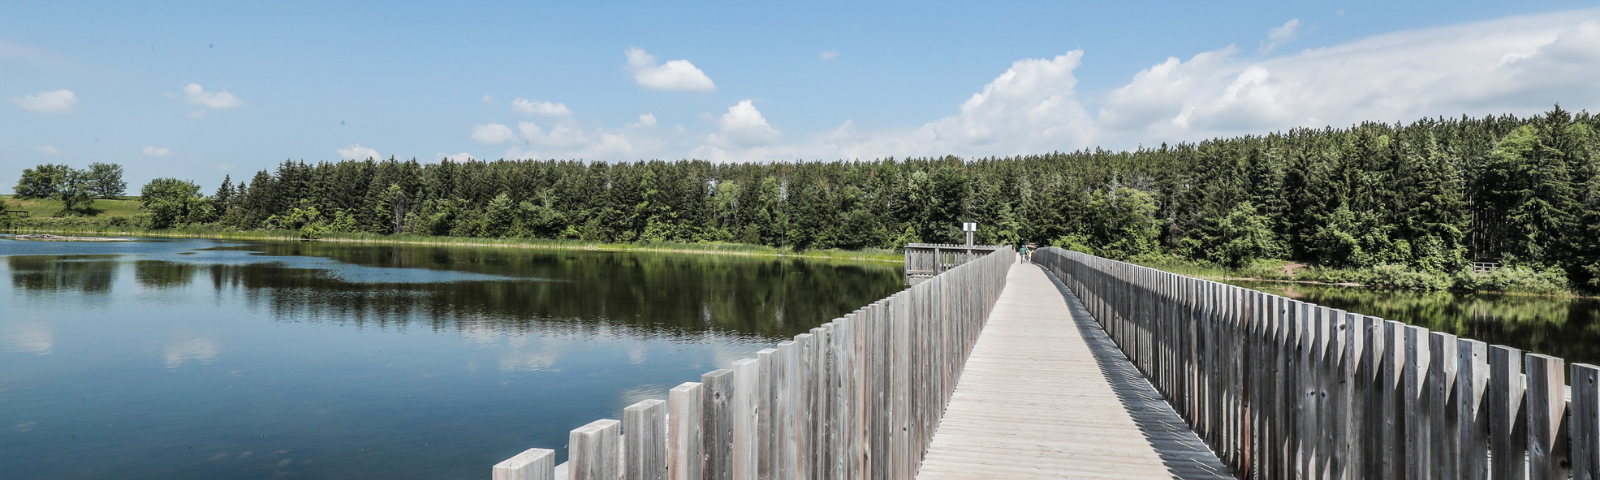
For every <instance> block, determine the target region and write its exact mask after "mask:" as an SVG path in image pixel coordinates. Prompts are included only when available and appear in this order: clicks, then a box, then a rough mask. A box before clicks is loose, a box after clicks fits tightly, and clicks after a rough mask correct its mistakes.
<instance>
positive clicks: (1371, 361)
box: [1356, 317, 1389, 478]
mask: <svg viewBox="0 0 1600 480" xmlns="http://www.w3.org/2000/svg"><path fill="white" fill-rule="evenodd" d="M1361 326H1362V328H1363V329H1364V330H1365V331H1364V332H1363V334H1362V339H1361V342H1362V344H1363V347H1362V348H1363V350H1365V352H1366V353H1364V354H1363V355H1362V357H1361V363H1362V368H1363V370H1362V371H1361V381H1359V382H1358V383H1357V384H1356V385H1357V386H1358V387H1361V388H1362V390H1363V391H1362V394H1361V397H1362V398H1361V401H1362V404H1363V408H1362V410H1363V412H1364V413H1363V414H1362V417H1363V422H1362V428H1361V438H1363V439H1365V441H1364V442H1362V445H1363V448H1362V452H1361V475H1360V476H1358V478H1384V477H1385V476H1387V475H1388V473H1386V471H1385V470H1384V466H1385V465H1386V463H1385V462H1384V458H1383V457H1384V443H1385V442H1384V441H1383V434H1384V432H1385V431H1387V430H1386V428H1385V425H1384V415H1383V410H1384V408H1383V401H1384V391H1385V390H1386V389H1385V388H1384V381H1383V379H1384V373H1383V364H1384V360H1385V358H1387V357H1388V353H1387V351H1388V349H1389V344H1388V343H1387V342H1386V341H1385V340H1384V338H1385V336H1384V330H1385V328H1386V324H1385V322H1384V321H1383V319H1380V318H1377V317H1362V319H1361Z"/></svg>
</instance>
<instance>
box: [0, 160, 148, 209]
mask: <svg viewBox="0 0 1600 480" xmlns="http://www.w3.org/2000/svg"><path fill="white" fill-rule="evenodd" d="M127 188H128V184H127V182H124V181H122V165H118V164H115V163H99V162H96V163H91V164H89V168H86V169H82V170H79V169H76V168H72V167H70V166H67V165H58V164H43V165H39V166H37V167H34V168H27V169H23V170H22V178H20V179H18V180H17V186H16V188H14V189H13V193H14V196H15V197H16V198H19V199H35V198H42V199H50V200H59V201H61V203H62V204H63V205H64V206H65V207H66V209H67V210H76V209H81V208H87V207H88V206H90V205H92V204H94V200H95V199H96V198H117V197H120V196H122V193H123V191H125V190H127Z"/></svg>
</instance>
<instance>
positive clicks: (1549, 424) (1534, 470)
mask: <svg viewBox="0 0 1600 480" xmlns="http://www.w3.org/2000/svg"><path fill="white" fill-rule="evenodd" d="M1523 361H1524V364H1525V365H1526V368H1527V371H1528V374H1527V375H1528V377H1527V378H1528V389H1527V395H1526V397H1527V400H1526V403H1527V412H1528V414H1527V418H1528V420H1527V422H1528V479H1529V480H1558V479H1559V480H1566V478H1567V474H1568V473H1567V471H1568V468H1569V465H1570V463H1568V459H1567V452H1568V448H1567V446H1568V445H1567V428H1566V426H1565V421H1566V414H1567V391H1566V390H1567V382H1566V369H1567V366H1566V362H1564V361H1562V360H1561V359H1560V358H1556V357H1552V356H1549V355H1540V354H1536V353H1530V354H1527V355H1526V356H1525V357H1524V359H1523Z"/></svg>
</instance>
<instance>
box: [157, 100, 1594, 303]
mask: <svg viewBox="0 0 1600 480" xmlns="http://www.w3.org/2000/svg"><path fill="white" fill-rule="evenodd" d="M1597 128H1600V120H1597V118H1596V117H1595V116H1593V115H1591V114H1588V113H1587V112H1585V113H1578V114H1573V113H1571V112H1568V111H1565V110H1562V109H1561V108H1560V107H1559V106H1558V107H1556V108H1554V109H1553V110H1551V111H1549V112H1547V113H1544V114H1542V115H1537V116H1532V117H1525V118H1523V117H1516V116H1512V115H1500V116H1489V117H1483V118H1469V117H1462V118H1454V119H1450V118H1437V119H1423V120H1419V121H1416V122H1412V123H1409V124H1384V123H1363V124H1360V125H1355V126H1352V127H1350V128H1340V129H1335V128H1322V129H1311V128H1297V129H1293V130H1290V131H1287V132H1279V133H1272V134H1267V135H1260V136H1254V135H1252V136H1243V137H1236V138H1223V139H1214V140H1208V141H1203V142H1198V143H1179V144H1174V145H1167V144H1163V145H1160V146H1159V147H1154V148H1140V149H1136V150H1132V151H1107V150H1101V149H1095V150H1080V151H1076V152H1054V153H1049V154H1041V155H1027V156H1015V157H1004V158H999V157H996V158H980V159H966V160H964V159H961V158H957V157H942V158H913V159H893V158H889V159H880V160H873V161H836V162H771V163H743V164H714V163H710V162H706V161H700V160H680V161H640V162H632V163H605V162H584V161H571V160H547V161H509V160H500V161H490V162H479V161H469V162H452V161H448V160H446V161H442V162H439V163H428V164H425V163H421V162H418V161H416V160H415V159H412V160H398V159H395V158H390V159H388V160H372V159H369V160H366V161H340V162H321V163H315V164H308V163H305V162H301V161H285V162H284V163H282V164H280V165H278V166H277V167H276V168H275V169H272V170H263V171H260V172H258V173H256V174H255V175H254V176H253V177H252V178H250V179H248V180H241V181H238V182H234V181H233V180H232V179H231V178H230V179H227V180H225V181H224V182H223V184H222V185H221V186H220V187H219V188H218V189H217V190H215V192H214V193H212V194H211V195H209V196H207V195H204V194H203V193H202V192H201V187H199V186H198V185H196V184H194V183H193V182H189V181H185V180H179V179H158V180H156V181H153V182H152V183H151V185H146V186H145V187H144V189H142V191H141V193H142V195H141V199H142V201H143V202H145V205H146V208H147V210H148V211H149V215H150V217H149V219H148V220H147V221H148V226H150V227H153V228H164V227H170V226H178V225H186V224H205V225H210V226H213V227H218V228H231V229H263V228H266V229H290V230H301V231H302V232H304V233H305V234H306V235H308V236H315V235H318V234H321V233H323V232H333V231H348V232H372V233H384V234H396V233H406V234H418V235H448V236H462V237H530V238H570V239H582V240H588V241H603V242H658V241H671V242H743V243H750V244H760V245H769V246H782V247H791V248H796V249H826V248H841V249H860V248H869V247H873V248H896V247H898V246H901V245H904V244H905V243H908V242H957V241H961V240H962V238H963V235H962V233H961V232H960V223H961V222H977V223H978V224H979V230H978V232H977V235H976V239H977V241H978V242H982V243H998V244H1008V245H1016V244H1019V243H1038V244H1052V245H1061V246H1067V247H1072V248H1076V249H1080V250H1085V251H1089V252H1093V253H1096V254H1099V255H1102V256H1107V257H1112V258H1122V259H1132V258H1140V257H1144V258H1152V257H1165V258H1181V259H1188V260H1202V261H1207V262H1214V263H1217V264H1221V265H1227V266H1232V267H1240V266H1246V265H1249V264H1251V262H1254V261H1256V260H1259V259H1283V260H1296V261H1303V262H1307V263H1310V264H1313V265H1321V266H1327V267H1335V268H1352V269H1359V268H1374V267H1381V266H1402V267H1404V268H1408V269H1412V270H1415V271H1420V272H1455V271H1460V270H1461V269H1463V268H1466V267H1467V265H1468V263H1469V262H1471V261H1474V260H1478V261H1498V262H1502V263H1507V264H1518V265H1527V266H1532V267H1535V268H1556V269H1560V270H1561V271H1562V272H1564V273H1565V275H1566V276H1567V277H1569V278H1570V279H1571V280H1572V281H1573V282H1574V283H1575V284H1577V285H1588V286H1589V287H1591V288H1595V287H1600V175H1597V171H1600V166H1597V156H1596V152H1597V151H1600V136H1597V134H1596V129H1597Z"/></svg>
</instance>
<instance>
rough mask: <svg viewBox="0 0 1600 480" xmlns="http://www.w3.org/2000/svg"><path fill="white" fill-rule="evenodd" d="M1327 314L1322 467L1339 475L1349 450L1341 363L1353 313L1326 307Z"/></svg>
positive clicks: (1347, 408) (1326, 475) (1327, 476)
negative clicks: (1325, 460)
mask: <svg viewBox="0 0 1600 480" xmlns="http://www.w3.org/2000/svg"><path fill="white" fill-rule="evenodd" d="M1330 313H1331V317H1330V318H1328V321H1327V325H1328V327H1327V335H1326V336H1325V338H1326V339H1327V343H1328V348H1327V353H1326V354H1324V355H1323V367H1322V372H1323V373H1322V391H1323V394H1322V395H1323V398H1322V405H1321V410H1322V413H1323V415H1326V418H1324V419H1323V421H1322V428H1323V429H1324V436H1325V437H1326V439H1325V440H1324V441H1323V442H1321V443H1322V448H1323V456H1324V457H1326V458H1327V466H1326V467H1325V468H1324V469H1323V470H1322V472H1321V473H1322V477H1323V478H1325V479H1341V478H1345V477H1346V476H1347V475H1348V472H1347V465H1348V461H1349V460H1348V457H1349V453H1348V452H1347V448H1346V446H1347V445H1348V444H1349V440H1348V438H1347V435H1349V433H1348V429H1349V427H1350V426H1349V423H1348V420H1347V419H1348V418H1349V412H1350V400H1349V397H1348V396H1347V395H1346V393H1345V389H1344V382H1343V380H1344V363H1345V357H1344V352H1345V342H1346V340H1347V338H1346V337H1347V336H1346V334H1345V331H1346V330H1348V329H1349V325H1350V322H1351V321H1352V320H1353V318H1354V315H1352V314H1350V313H1348V312H1345V311H1343V310H1330Z"/></svg>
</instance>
